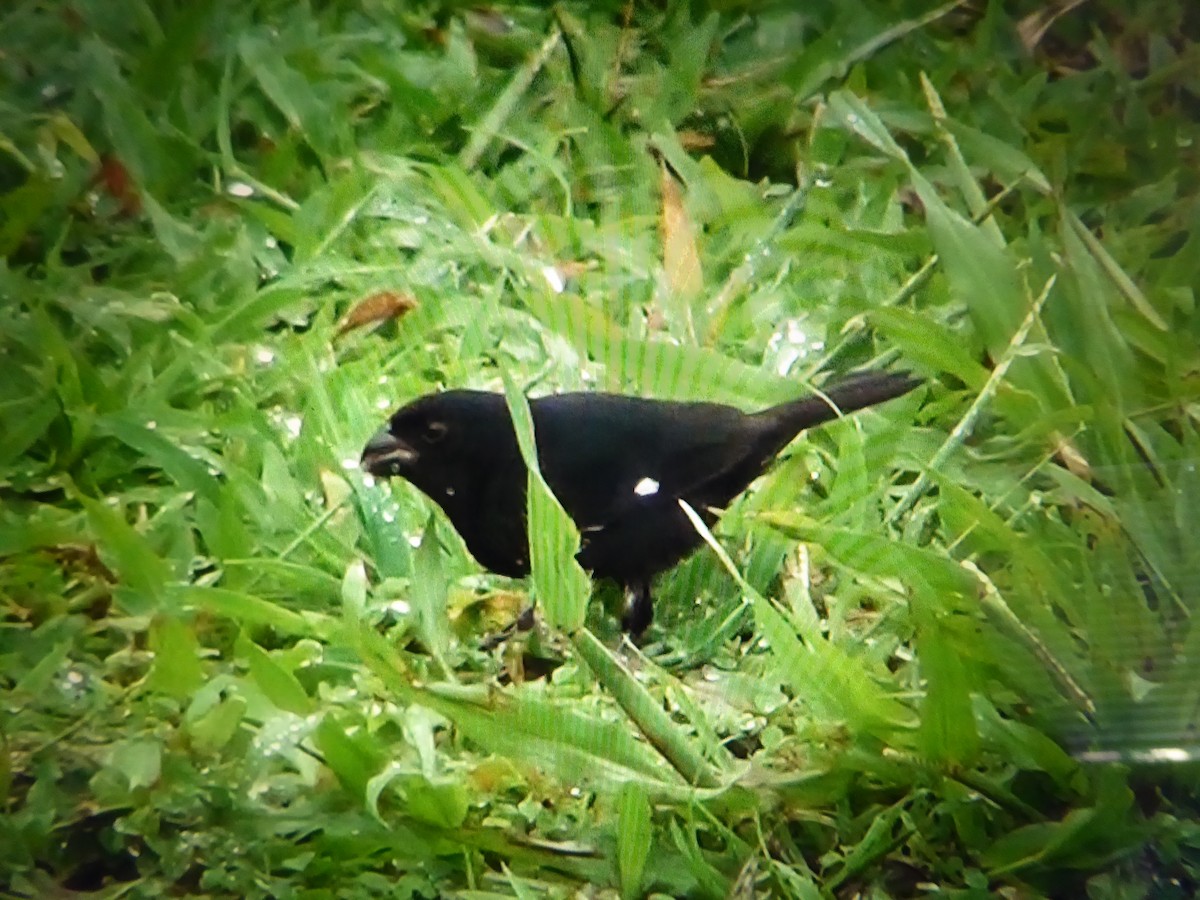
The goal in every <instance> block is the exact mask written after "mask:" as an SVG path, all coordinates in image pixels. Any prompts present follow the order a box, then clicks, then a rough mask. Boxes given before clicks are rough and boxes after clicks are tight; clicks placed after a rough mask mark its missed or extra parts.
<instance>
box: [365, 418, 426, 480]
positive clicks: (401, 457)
mask: <svg viewBox="0 0 1200 900" xmlns="http://www.w3.org/2000/svg"><path fill="white" fill-rule="evenodd" d="M416 459H417V451H416V450H414V449H413V448H412V447H410V446H409V445H408V444H406V443H404V441H402V440H400V439H399V438H398V437H396V436H395V435H394V434H392V433H391V432H390V431H388V430H387V429H386V428H381V429H380V430H379V431H377V432H376V433H375V436H374V437H373V438H371V439H370V440H369V441H367V446H365V447H363V452H362V460H361V462H360V465H362V467H363V469H365V470H366V471H368V472H370V473H371V474H372V475H376V476H378V477H380V478H387V477H388V476H389V475H399V474H400V473H401V471H402V470H403V469H404V468H405V467H406V466H408V465H409V464H411V463H413V462H415V461H416Z"/></svg>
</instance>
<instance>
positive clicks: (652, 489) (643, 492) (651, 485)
mask: <svg viewBox="0 0 1200 900" xmlns="http://www.w3.org/2000/svg"><path fill="white" fill-rule="evenodd" d="M633 492H634V493H635V494H637V495H638V496H639V497H653V496H654V495H655V494H657V493H658V482H657V481H655V480H654V479H653V478H643V479H642V480H641V481H639V482H638V483H637V484H635V485H634V486H633Z"/></svg>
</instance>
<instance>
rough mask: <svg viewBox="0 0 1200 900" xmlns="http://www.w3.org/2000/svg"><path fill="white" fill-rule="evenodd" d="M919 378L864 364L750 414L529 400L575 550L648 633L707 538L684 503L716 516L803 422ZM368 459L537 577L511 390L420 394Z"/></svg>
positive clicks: (586, 397) (494, 559)
mask: <svg viewBox="0 0 1200 900" xmlns="http://www.w3.org/2000/svg"><path fill="white" fill-rule="evenodd" d="M919 384H920V381H919V380H917V379H915V378H913V377H911V376H909V375H908V374H906V373H888V372H863V373H860V374H858V375H856V376H853V377H851V378H850V379H848V380H846V381H844V382H842V383H840V384H838V385H835V386H834V387H830V388H827V389H825V390H824V391H823V392H822V394H821V395H817V396H811V397H804V398H802V399H799V400H793V401H790V402H787V403H781V404H779V405H778V406H772V407H771V408H770V409H765V410H763V411H762V412H758V413H751V414H747V413H743V412H741V411H740V410H737V409H735V408H734V407H732V406H725V405H723V404H719V403H677V402H670V401H664V400H643V399H640V398H637V397H625V396H621V395H618V394H604V393H572V394H556V395H553V396H549V397H541V398H538V399H535V400H531V401H530V403H529V406H530V410H531V412H532V413H533V425H534V436H535V440H536V443H537V452H538V462H539V465H540V467H541V470H542V474H543V475H544V476H545V479H546V482H547V483H548V484H549V485H550V488H551V490H553V491H554V495H555V496H556V497H557V498H558V500H559V502H560V503H562V505H563V508H564V509H566V511H567V513H568V514H569V515H570V516H571V518H572V519H573V520H574V521H575V524H576V525H577V526H578V527H579V530H580V533H581V535H582V541H581V546H580V549H579V553H578V555H577V557H576V558H577V559H578V560H579V563H580V565H582V566H583V568H585V569H587V570H589V571H590V572H591V573H592V575H593V576H595V577H597V578H612V579H613V580H615V581H616V582H618V583H619V584H620V585H622V586H623V587H624V588H625V589H626V591H627V592H628V595H629V603H628V606H627V608H626V611H625V615H624V616H623V618H622V621H621V624H622V626H623V627H624V629H625V630H626V631H628V632H631V633H632V634H633V635H634V636H637V635H639V634H641V633H642V632H643V631H645V629H646V627H647V626H648V625H649V624H650V620H651V618H652V616H653V608H652V606H651V599H650V582H651V580H652V579H653V578H654V576H655V575H657V574H658V573H659V572H662V571H663V570H665V569H669V568H670V567H671V566H673V565H675V564H676V563H677V562H679V561H680V560H682V559H683V558H684V557H685V556H687V555H688V554H690V553H691V552H692V551H693V550H695V549H696V548H697V547H698V546H700V544H701V538H700V536H699V535H698V534H697V533H696V529H695V528H694V527H693V526H692V523H691V522H690V521H689V520H688V518H687V516H686V514H685V513H684V512H683V510H682V509H681V508H680V506H679V503H678V501H679V500H681V499H682V500H685V501H687V503H688V504H689V505H690V506H691V507H692V508H693V509H694V510H696V512H697V513H699V515H700V516H701V517H702V518H703V519H704V520H705V521H706V522H707V523H708V524H710V525H711V524H712V523H714V522H715V521H716V518H717V515H718V514H719V512H720V510H721V509H723V508H724V507H725V506H726V505H728V504H729V502H730V501H731V500H733V498H734V497H736V496H737V495H738V494H740V493H741V492H742V491H744V490H745V489H746V487H747V486H748V485H749V484H750V482H752V481H753V480H754V479H755V478H757V477H758V476H759V475H760V474H762V472H763V470H764V469H765V468H766V467H767V465H768V464H769V463H770V462H771V460H772V459H774V458H775V456H776V455H777V454H778V453H779V451H781V450H782V449H783V448H784V447H785V446H787V444H788V443H789V442H791V440H792V438H794V437H795V436H796V435H797V434H798V433H799V432H801V431H803V430H804V429H806V428H811V427H813V426H814V425H820V424H821V423H822V422H827V421H829V420H830V419H834V418H837V417H838V415H840V414H843V413H850V412H853V411H855V410H858V409H862V408H863V407H866V406H871V405H873V404H875V403H882V402H883V401H885V400H891V399H892V398H894V397H899V396H901V395H902V394H906V393H908V392H909V391H911V390H912V389H913V388H915V387H917V385H919ZM362 466H363V468H364V469H365V470H366V471H368V472H370V473H371V474H372V475H375V476H379V477H389V476H392V475H401V476H403V477H404V478H406V479H408V480H409V481H411V482H412V483H413V484H414V485H416V486H417V487H418V488H420V490H421V491H423V492H424V493H425V494H426V495H428V496H429V497H430V499H432V500H433V501H434V502H435V503H437V504H438V505H439V506H440V507H441V508H442V509H443V510H444V511H445V513H446V515H447V516H449V517H450V521H451V523H453V525H454V527H455V528H456V529H457V530H458V533H459V534H460V535H462V537H463V540H464V541H465V542H466V544H467V549H468V550H470V551H471V553H472V555H474V557H475V559H476V560H477V561H478V562H479V563H480V564H481V565H482V566H484V567H485V568H487V569H491V570H492V571H493V572H498V573H499V574H501V575H509V576H512V577H520V576H523V575H527V574H529V549H528V542H527V538H526V533H525V480H526V473H525V463H524V461H523V460H522V459H521V452H520V449H519V448H518V446H517V438H516V433H515V431H514V430H513V425H512V419H511V418H510V417H509V412H508V406H507V404H506V403H505V400H504V395H503V394H494V393H488V392H485V391H467V390H454V391H445V392H443V393H437V394H429V395H427V396H425V397H421V398H419V399H417V400H414V401H413V402H411V403H409V404H408V405H407V406H404V407H402V408H401V409H400V410H399V411H398V412H396V413H395V414H394V415H393V416H392V417H391V420H390V421H389V422H388V425H387V427H386V428H384V429H382V430H381V431H380V432H379V433H378V434H376V435H375V436H374V437H373V438H371V440H370V441H369V442H368V443H367V446H366V447H365V448H364V449H363V454H362Z"/></svg>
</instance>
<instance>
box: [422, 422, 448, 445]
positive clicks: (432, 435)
mask: <svg viewBox="0 0 1200 900" xmlns="http://www.w3.org/2000/svg"><path fill="white" fill-rule="evenodd" d="M448 430H449V428H448V426H447V425H446V423H445V422H428V423H426V425H425V440H426V442H427V443H430V444H436V443H437V442H438V441H440V440H441V439H442V438H444V437H445V436H446V432H447V431H448Z"/></svg>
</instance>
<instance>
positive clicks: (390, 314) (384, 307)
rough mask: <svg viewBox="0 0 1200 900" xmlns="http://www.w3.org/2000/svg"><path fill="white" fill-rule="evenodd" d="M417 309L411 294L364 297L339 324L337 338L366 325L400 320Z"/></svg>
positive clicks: (381, 294) (384, 293) (396, 293)
mask: <svg viewBox="0 0 1200 900" xmlns="http://www.w3.org/2000/svg"><path fill="white" fill-rule="evenodd" d="M416 307H417V301H416V300H415V299H414V298H413V297H412V296H411V295H409V294H401V293H399V292H398V291H378V292H377V293H374V294H371V295H369V296H367V297H364V298H363V299H361V300H359V301H358V302H357V303H355V304H354V306H353V307H351V309H350V312H348V313H346V315H345V316H344V317H343V318H342V321H341V322H339V323H338V329H337V334H336V335H335V337H341V336H342V335H344V334H346V333H347V332H349V331H354V329H356V328H362V327H363V326H364V325H372V324H374V323H376V322H386V321H388V320H389V319H398V318H400V317H401V316H402V315H404V314H405V313H407V312H408V311H410V310H413V309H416Z"/></svg>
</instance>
